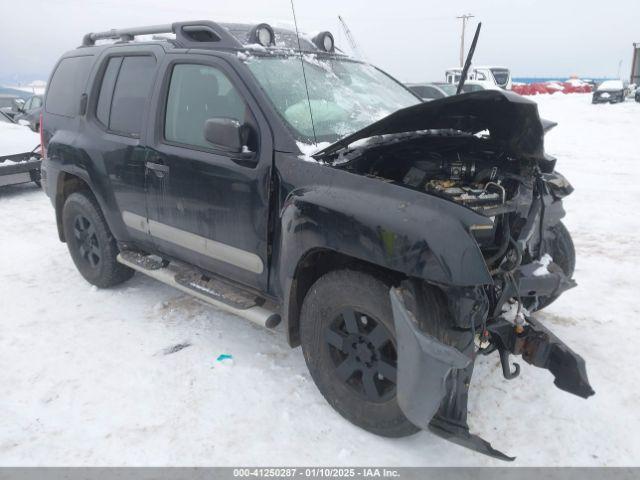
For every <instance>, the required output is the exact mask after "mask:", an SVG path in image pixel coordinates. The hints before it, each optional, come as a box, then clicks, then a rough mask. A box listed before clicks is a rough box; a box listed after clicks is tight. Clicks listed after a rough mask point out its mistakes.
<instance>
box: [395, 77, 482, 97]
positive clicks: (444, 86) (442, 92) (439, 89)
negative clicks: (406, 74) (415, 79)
mask: <svg viewBox="0 0 640 480" xmlns="http://www.w3.org/2000/svg"><path fill="white" fill-rule="evenodd" d="M406 86H407V87H408V88H409V90H411V91H412V92H413V93H415V94H416V95H418V96H419V97H420V98H422V100H424V101H425V102H430V101H431V100H437V99H440V98H445V97H450V96H451V95H455V94H456V92H457V89H458V87H457V85H453V84H450V83H444V82H435V83H408V84H407V85H406ZM480 90H486V88H485V87H484V86H483V84H482V83H480V82H475V81H469V80H467V81H466V82H465V83H464V85H463V86H462V93H469V92H478V91H480Z"/></svg>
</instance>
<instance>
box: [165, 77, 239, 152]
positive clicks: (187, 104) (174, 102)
mask: <svg viewBox="0 0 640 480" xmlns="http://www.w3.org/2000/svg"><path fill="white" fill-rule="evenodd" d="M246 115H247V106H246V103H245V101H244V100H243V98H242V96H241V95H240V93H238V91H237V90H236V88H235V87H234V86H233V84H232V83H231V81H230V80H229V79H228V78H227V76H226V75H225V74H224V73H222V72H221V71H220V70H218V69H217V68H214V67H209V66H205V65H190V64H178V65H176V66H174V67H173V72H172V74H171V82H170V84H169V93H168V95H167V108H166V114H165V124H164V138H165V139H166V140H168V141H170V142H176V143H181V144H185V145H193V146H196V147H205V148H211V144H210V143H208V142H207V141H206V140H205V139H204V124H205V121H207V120H208V119H210V118H216V117H218V118H219V117H224V118H231V119H234V120H238V121H239V122H240V123H245V116H246Z"/></svg>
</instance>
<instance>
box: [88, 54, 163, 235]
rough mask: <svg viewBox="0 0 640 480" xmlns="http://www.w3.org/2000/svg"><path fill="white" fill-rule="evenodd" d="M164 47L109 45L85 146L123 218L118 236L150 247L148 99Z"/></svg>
mask: <svg viewBox="0 0 640 480" xmlns="http://www.w3.org/2000/svg"><path fill="white" fill-rule="evenodd" d="M163 54H164V50H163V49H162V48H161V47H158V46H147V47H142V46H136V47H134V48H132V47H127V46H121V47H115V48H112V49H109V50H107V51H106V52H105V54H104V55H103V56H102V58H101V59H100V62H99V67H98V71H97V72H96V77H95V81H94V89H93V93H92V95H91V102H90V106H89V112H90V115H88V117H89V121H88V124H87V132H85V133H86V134H85V135H83V136H82V137H83V139H85V140H86V142H87V144H86V145H85V148H86V150H87V152H88V153H89V155H90V156H91V157H92V159H93V162H92V163H93V165H94V167H95V168H96V169H97V171H96V175H95V178H94V180H93V181H94V183H97V184H98V185H101V187H102V191H103V192H104V194H105V197H106V198H107V202H109V203H110V204H111V205H110V207H112V208H109V211H110V212H113V214H115V215H118V216H119V217H120V218H116V219H114V220H115V221H114V222H111V224H112V225H118V226H120V227H121V228H124V229H125V232H123V233H125V235H122V234H121V235H117V236H118V238H121V239H128V240H130V241H134V242H135V243H136V244H138V245H140V246H141V247H145V246H148V247H151V246H152V244H151V242H150V237H149V233H148V231H147V230H146V229H145V228H144V225H145V222H146V218H147V209H146V194H145V174H146V172H145V149H144V146H143V143H144V134H145V132H146V129H144V128H143V126H144V125H145V122H146V118H147V116H148V109H149V98H150V96H151V93H152V90H153V86H154V83H155V80H156V73H157V70H158V67H159V64H160V62H161V61H162V58H163Z"/></svg>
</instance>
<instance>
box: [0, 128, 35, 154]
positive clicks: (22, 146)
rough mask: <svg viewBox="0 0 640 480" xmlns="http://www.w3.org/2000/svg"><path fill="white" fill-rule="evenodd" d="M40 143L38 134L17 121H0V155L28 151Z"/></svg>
mask: <svg viewBox="0 0 640 480" xmlns="http://www.w3.org/2000/svg"><path fill="white" fill-rule="evenodd" d="M38 145H40V135H39V134H37V133H35V132H32V131H31V130H30V129H29V127H26V126H24V125H19V124H17V123H5V122H0V157H3V156H5V155H15V154H17V153H25V152H30V151H32V150H33V149H34V148H36V147H37V146H38Z"/></svg>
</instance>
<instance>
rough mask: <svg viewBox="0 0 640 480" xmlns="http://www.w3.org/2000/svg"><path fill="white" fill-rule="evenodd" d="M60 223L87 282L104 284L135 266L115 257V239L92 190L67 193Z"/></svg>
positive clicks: (130, 273)
mask: <svg viewBox="0 0 640 480" xmlns="http://www.w3.org/2000/svg"><path fill="white" fill-rule="evenodd" d="M62 226H63V230H64V236H65V239H66V241H67V247H68V248H69V253H70V254H71V258H72V259H73V263H75V265H76V268H77V269H78V271H79V272H80V274H81V275H82V276H83V277H84V278H85V280H87V282H89V283H91V284H92V285H95V286H96V287H100V288H107V287H112V286H114V285H118V284H120V283H122V282H124V281H126V280H128V279H130V278H131V277H132V276H133V274H134V273H135V272H134V270H132V269H130V268H128V267H125V266H124V265H122V264H120V263H118V261H117V260H116V257H117V255H118V252H119V251H118V246H117V244H116V240H115V238H114V237H113V235H112V234H111V231H110V230H109V226H108V225H107V222H106V221H105V219H104V215H102V211H101V210H100V207H99V206H98V203H97V202H96V200H95V198H94V197H93V196H92V195H91V194H89V193H85V192H76V193H72V194H71V195H69V198H67V200H66V201H65V202H64V207H63V210H62Z"/></svg>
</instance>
